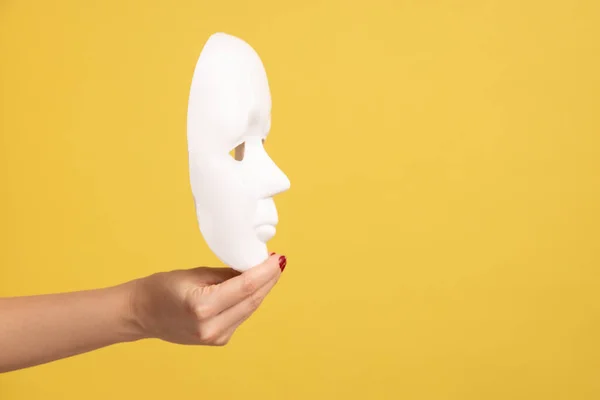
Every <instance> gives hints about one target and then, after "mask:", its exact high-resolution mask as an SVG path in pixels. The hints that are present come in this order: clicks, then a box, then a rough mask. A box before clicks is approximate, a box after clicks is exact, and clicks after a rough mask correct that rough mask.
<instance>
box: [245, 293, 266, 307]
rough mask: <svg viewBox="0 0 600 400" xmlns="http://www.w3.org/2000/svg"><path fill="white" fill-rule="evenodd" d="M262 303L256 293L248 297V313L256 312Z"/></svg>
mask: <svg viewBox="0 0 600 400" xmlns="http://www.w3.org/2000/svg"><path fill="white" fill-rule="evenodd" d="M262 301H263V299H262V297H261V296H259V295H257V294H256V293H253V294H252V295H251V296H250V298H249V299H248V303H249V308H250V311H255V310H257V309H258V307H260V304H261V303H262Z"/></svg>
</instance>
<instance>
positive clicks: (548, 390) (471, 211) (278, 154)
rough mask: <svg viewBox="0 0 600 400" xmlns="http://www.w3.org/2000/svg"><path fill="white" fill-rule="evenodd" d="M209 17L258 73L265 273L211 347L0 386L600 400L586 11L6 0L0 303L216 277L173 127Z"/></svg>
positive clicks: (75, 362) (99, 358)
mask: <svg viewBox="0 0 600 400" xmlns="http://www.w3.org/2000/svg"><path fill="white" fill-rule="evenodd" d="M216 31H225V32H228V33H230V34H234V35H237V36H240V37H242V38H243V39H245V40H246V41H248V42H249V43H250V44H251V45H252V46H253V47H254V48H255V49H256V50H257V51H258V52H259V54H260V56H261V57H262V59H263V62H264V64H265V66H266V69H267V73H268V76H269V80H270V84H271V89H272V95H273V125H272V126H273V129H272V132H271V136H270V138H269V142H268V149H269V152H270V154H271V155H272V157H273V158H274V159H275V161H276V162H277V163H278V164H279V165H280V167H281V168H282V169H283V170H284V171H285V172H286V173H287V174H288V176H289V178H290V180H291V182H292V189H291V190H290V191H289V192H287V193H285V194H283V195H281V196H278V197H277V199H276V202H277V205H278V210H279V213H280V220H281V223H280V228H279V231H278V235H277V236H276V238H275V239H273V241H272V242H271V243H272V249H273V250H276V251H278V252H281V253H284V254H286V255H287V256H288V258H289V264H288V268H287V269H286V272H285V274H284V277H283V278H282V280H281V281H280V284H279V285H278V287H277V288H276V289H275V290H274V292H273V293H272V294H271V296H270V297H269V298H268V299H267V301H266V302H265V303H264V305H263V307H262V308H261V310H260V311H259V312H258V313H257V314H256V315H255V316H254V317H253V318H252V319H251V320H250V321H248V322H247V323H246V324H245V325H243V326H242V327H241V328H240V330H239V331H238V333H237V334H236V335H235V336H234V338H233V340H232V342H231V343H230V344H229V345H228V346H226V347H225V348H202V347H183V346H181V347H180V346H176V345H170V344H167V343H162V342H158V341H144V342H139V343H135V344H127V345H117V346H114V347H110V348H106V349H102V350H99V351H96V352H92V353H89V354H86V355H82V356H79V357H75V358H71V359H67V360H62V361H59V362H56V363H52V364H48V365H44V366H40V367H36V368H32V369H29V370H24V371H19V372H14V373H9V374H5V375H1V376H0V398H1V399H2V400H20V399H47V400H50V399H52V400H53V399H176V400H184V399H316V398H318V399H321V398H322V399H331V398H340V399H342V398H343V399H350V398H364V399H486V400H488V399H545V400H546V399H570V400H571V399H597V398H599V397H600V286H599V285H600V272H599V270H598V269H599V267H600V159H599V157H600V114H599V113H600V101H599V98H600V73H599V71H600V45H599V43H600V3H599V2H597V1H592V0H590V1H567V0H565V1H562V2H558V1H519V0H512V1H501V0H497V1H452V2H450V1H391V0H390V1H383V0H370V1H359V2H351V1H342V0H337V1H314V0H306V1H296V2H283V1H253V2H250V1H248V2H242V1H238V2H234V1H210V2H209V1H175V2H168V1H131V0H127V1H122V0H119V1H117V0H112V1H58V2H54V1H37V2H19V1H16V0H0V93H1V94H0V96H1V97H0V101H1V103H0V133H1V136H0V139H1V143H0V145H1V146H0V162H1V181H0V184H1V190H2V192H1V196H0V206H1V207H0V218H1V228H0V229H1V231H0V232H1V236H0V239H1V243H2V251H1V252H0V254H1V255H0V261H1V263H0V295H3V296H12V295H25V294H36V293H44V292H56V291H66V290H77V289H83V288H92V287H100V286H105V285H112V284H116V283H119V282H122V281H124V280H128V279H132V278H134V277H138V276H142V275H145V274H151V273H153V272H156V271H160V270H167V269H173V268H182V267H192V266H195V265H198V264H208V265H218V262H217V260H216V258H215V257H214V256H213V255H212V254H211V253H210V251H209V250H208V249H207V247H206V245H205V244H204V242H203V240H202V238H201V236H200V233H199V231H198V228H197V224H196V221H195V215H194V209H193V204H192V200H191V193H190V188H189V181H188V171H187V158H186V157H187V155H186V151H187V147H186V146H187V145H186V138H185V124H186V107H187V96H188V90H189V85H190V81H191V75H192V72H193V68H194V65H195V62H196V60H197V57H198V55H199V52H200V50H201V48H202V46H203V44H204V42H205V40H206V39H207V38H208V36H209V35H210V34H211V33H213V32H216ZM0 356H1V355H0Z"/></svg>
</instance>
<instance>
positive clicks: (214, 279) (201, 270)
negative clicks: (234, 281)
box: [188, 267, 240, 285]
mask: <svg viewBox="0 0 600 400" xmlns="http://www.w3.org/2000/svg"><path fill="white" fill-rule="evenodd" d="M188 272H189V273H190V274H191V276H192V279H193V280H194V283H196V284H199V285H218V284H219V283H222V282H224V281H226V280H228V279H231V278H234V277H236V276H238V275H240V273H239V272H238V271H236V270H234V269H232V268H208V267H197V268H192V269H190V270H189V271H188Z"/></svg>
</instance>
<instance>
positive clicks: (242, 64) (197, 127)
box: [188, 33, 271, 153]
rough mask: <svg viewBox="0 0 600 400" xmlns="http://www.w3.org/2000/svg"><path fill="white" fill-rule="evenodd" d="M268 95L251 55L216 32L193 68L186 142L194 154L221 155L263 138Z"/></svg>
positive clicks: (263, 77)
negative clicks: (246, 139) (248, 138)
mask: <svg viewBox="0 0 600 400" xmlns="http://www.w3.org/2000/svg"><path fill="white" fill-rule="evenodd" d="M270 113H271V95H270V89H269V84H268V80H267V75H266V71H265V69H264V66H263V64H262V61H261V60H260V57H259V56H258V54H257V53H256V51H255V50H254V49H253V48H252V47H251V46H250V45H249V44H247V43H246V42H244V41H242V40H241V39H239V38H236V37H233V36H230V35H227V34H223V33H217V34H214V35H212V36H211V37H210V38H209V40H208V41H207V42H206V44H205V46H204V48H203V50H202V53H201V54H200V57H199V59H198V63H197V64H196V68H195V71H194V76H193V78H192V85H191V91H190V98H189V104H188V142H189V146H190V151H191V152H194V153H223V152H225V153H226V152H228V151H230V150H231V149H232V148H233V147H235V146H236V145H238V144H239V143H241V142H242V141H244V137H245V136H248V135H252V136H255V135H258V136H261V135H262V136H264V135H266V130H267V128H268V125H269V119H270Z"/></svg>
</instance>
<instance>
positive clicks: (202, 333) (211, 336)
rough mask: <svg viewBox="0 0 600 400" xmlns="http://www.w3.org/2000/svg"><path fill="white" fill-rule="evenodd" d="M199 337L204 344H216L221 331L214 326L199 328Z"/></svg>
mask: <svg viewBox="0 0 600 400" xmlns="http://www.w3.org/2000/svg"><path fill="white" fill-rule="evenodd" d="M198 339H199V340H200V343H203V344H208V345H210V344H214V343H216V342H217V341H218V340H219V332H218V331H217V330H216V329H213V328H200V329H198Z"/></svg>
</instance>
